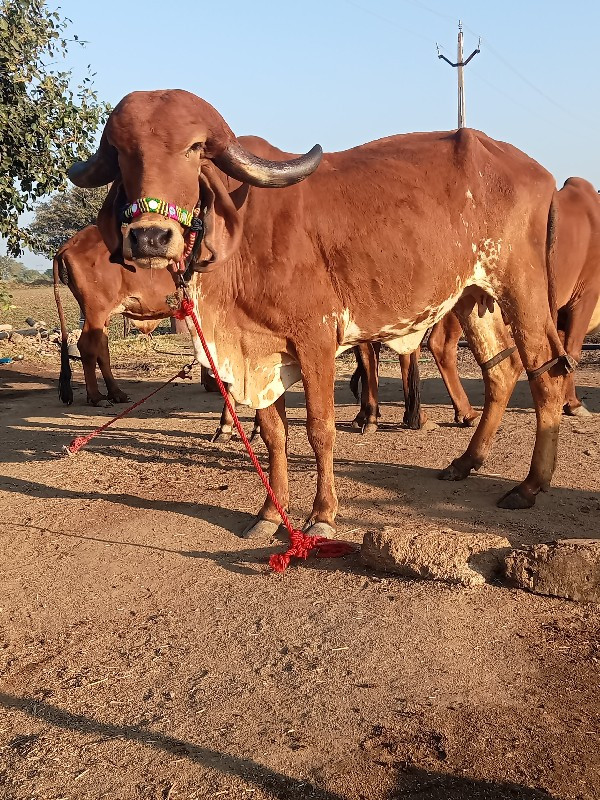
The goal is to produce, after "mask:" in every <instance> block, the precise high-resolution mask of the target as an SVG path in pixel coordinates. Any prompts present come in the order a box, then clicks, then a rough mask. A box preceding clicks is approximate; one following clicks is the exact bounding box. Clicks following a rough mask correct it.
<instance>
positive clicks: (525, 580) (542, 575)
mask: <svg viewBox="0 0 600 800" xmlns="http://www.w3.org/2000/svg"><path fill="white" fill-rule="evenodd" d="M505 572H506V578H507V580H508V582H509V583H510V584H511V585H512V586H516V587H518V588H520V589H527V590H528V591H530V592H535V593H536V594H546V595H551V596H553V597H565V598H567V599H568V600H578V601H579V602H582V603H600V539H561V540H560V541H556V542H547V543H545V544H535V545H531V546H529V547H523V548H520V549H519V550H513V551H512V552H510V553H508V554H507V556H506V558H505Z"/></svg>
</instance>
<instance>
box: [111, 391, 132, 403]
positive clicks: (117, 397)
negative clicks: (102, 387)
mask: <svg viewBox="0 0 600 800" xmlns="http://www.w3.org/2000/svg"><path fill="white" fill-rule="evenodd" d="M108 400H110V402H111V403H131V397H129V395H127V394H125V392H115V393H114V394H109V395H108Z"/></svg>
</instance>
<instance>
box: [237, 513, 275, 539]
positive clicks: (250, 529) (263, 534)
mask: <svg viewBox="0 0 600 800" xmlns="http://www.w3.org/2000/svg"><path fill="white" fill-rule="evenodd" d="M280 524H281V523H280V522H272V521H271V520H270V519H261V518H260V517H255V518H254V519H253V520H252V522H251V523H250V524H249V525H246V527H245V528H244V530H243V531H242V532H241V533H240V537H241V538H242V539H267V538H271V537H272V536H275V534H276V533H277V531H278V529H279V526H280Z"/></svg>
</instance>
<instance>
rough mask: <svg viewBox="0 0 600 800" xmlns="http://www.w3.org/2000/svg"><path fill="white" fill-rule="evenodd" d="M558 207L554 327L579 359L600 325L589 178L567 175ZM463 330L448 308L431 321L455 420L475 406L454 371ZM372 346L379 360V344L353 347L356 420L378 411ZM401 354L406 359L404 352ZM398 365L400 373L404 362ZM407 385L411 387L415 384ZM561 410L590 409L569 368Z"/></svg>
mask: <svg viewBox="0 0 600 800" xmlns="http://www.w3.org/2000/svg"><path fill="white" fill-rule="evenodd" d="M556 208H557V220H556V256H555V262H556V291H557V300H558V305H559V312H558V331H559V335H560V336H561V338H562V339H563V340H564V343H565V349H566V351H567V353H568V354H569V355H570V356H571V357H572V358H573V359H574V360H575V361H579V359H580V358H581V349H582V345H583V340H584V338H585V336H586V335H587V334H594V333H597V332H598V331H599V330H600V197H599V196H598V193H597V191H596V190H595V189H594V187H593V186H592V184H591V183H589V182H588V181H586V180H584V179H583V178H568V179H567V180H566V181H565V184H564V186H563V188H562V189H561V190H560V191H559V192H558V193H557V195H556ZM461 336H462V327H461V325H460V322H459V320H458V319H457V317H456V315H455V314H454V313H452V312H450V313H449V314H447V315H446V316H445V317H444V319H442V320H440V322H438V323H437V324H436V325H435V326H434V327H433V329H432V331H431V334H430V337H429V341H428V346H429V349H430V350H431V352H432V354H433V356H434V359H435V362H436V364H437V366H438V368H439V370H440V374H441V376H442V379H443V381H444V383H445V385H446V388H447V390H448V394H449V395H450V399H451V401H452V405H453V406H454V414H455V421H456V422H457V423H458V424H463V425H471V424H472V423H473V421H474V419H475V418H476V417H477V416H478V412H477V411H475V410H474V409H473V408H472V406H471V403H470V402H469V399H468V397H467V394H466V392H465V390H464V387H463V385H462V383H461V380H460V376H459V374H458V369H457V363H456V360H457V351H458V341H459V339H460V337H461ZM370 347H372V348H373V349H374V351H375V361H376V360H377V358H376V357H377V355H378V351H377V345H376V344H373V345H370V344H367V345H363V346H362V348H363V349H362V351H361V352H360V353H357V361H358V363H359V366H358V367H357V370H356V372H355V374H354V375H353V376H352V379H351V388H353V391H354V392H355V394H356V389H355V388H354V387H356V386H357V383H358V381H359V380H360V381H361V382H362V398H361V410H360V412H359V414H358V415H357V417H356V420H358V421H360V420H362V419H363V418H365V416H366V415H368V414H369V413H371V414H372V413H373V412H372V409H373V408H374V409H375V415H376V416H378V412H377V408H378V403H377V386H378V376H377V374H376V368H377V364H376V363H374V362H373V359H372V358H371V357H370V355H369V353H368V348H370ZM365 351H366V352H365ZM401 358H403V359H406V356H401ZM402 366H403V374H404V371H405V369H406V365H405V364H403V365H402ZM374 367H375V372H374V371H373V370H374ZM411 388H412V391H413V392H414V387H411ZM410 391H411V389H409V390H408V392H407V387H406V384H405V391H404V394H405V398H410V396H411V395H410ZM563 411H564V413H565V414H567V415H568V416H585V415H587V414H589V411H588V410H587V409H586V407H585V405H584V404H583V403H582V402H581V400H580V399H579V398H578V397H577V390H576V388H575V379H574V375H573V374H572V373H571V374H570V375H568V377H567V380H566V385H565V397H564V405H563ZM375 427H376V425H375ZM373 429H374V427H373V426H371V427H370V428H369V427H367V428H366V429H365V432H369V430H373Z"/></svg>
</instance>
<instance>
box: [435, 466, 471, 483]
mask: <svg viewBox="0 0 600 800" xmlns="http://www.w3.org/2000/svg"><path fill="white" fill-rule="evenodd" d="M470 474H471V470H470V468H469V467H467V466H463V465H462V464H459V463H458V462H457V461H453V462H452V463H451V464H449V465H448V466H447V467H446V469H443V470H442V471H441V472H440V473H438V480H440V481H464V480H465V478H468V477H469V475H470Z"/></svg>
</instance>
